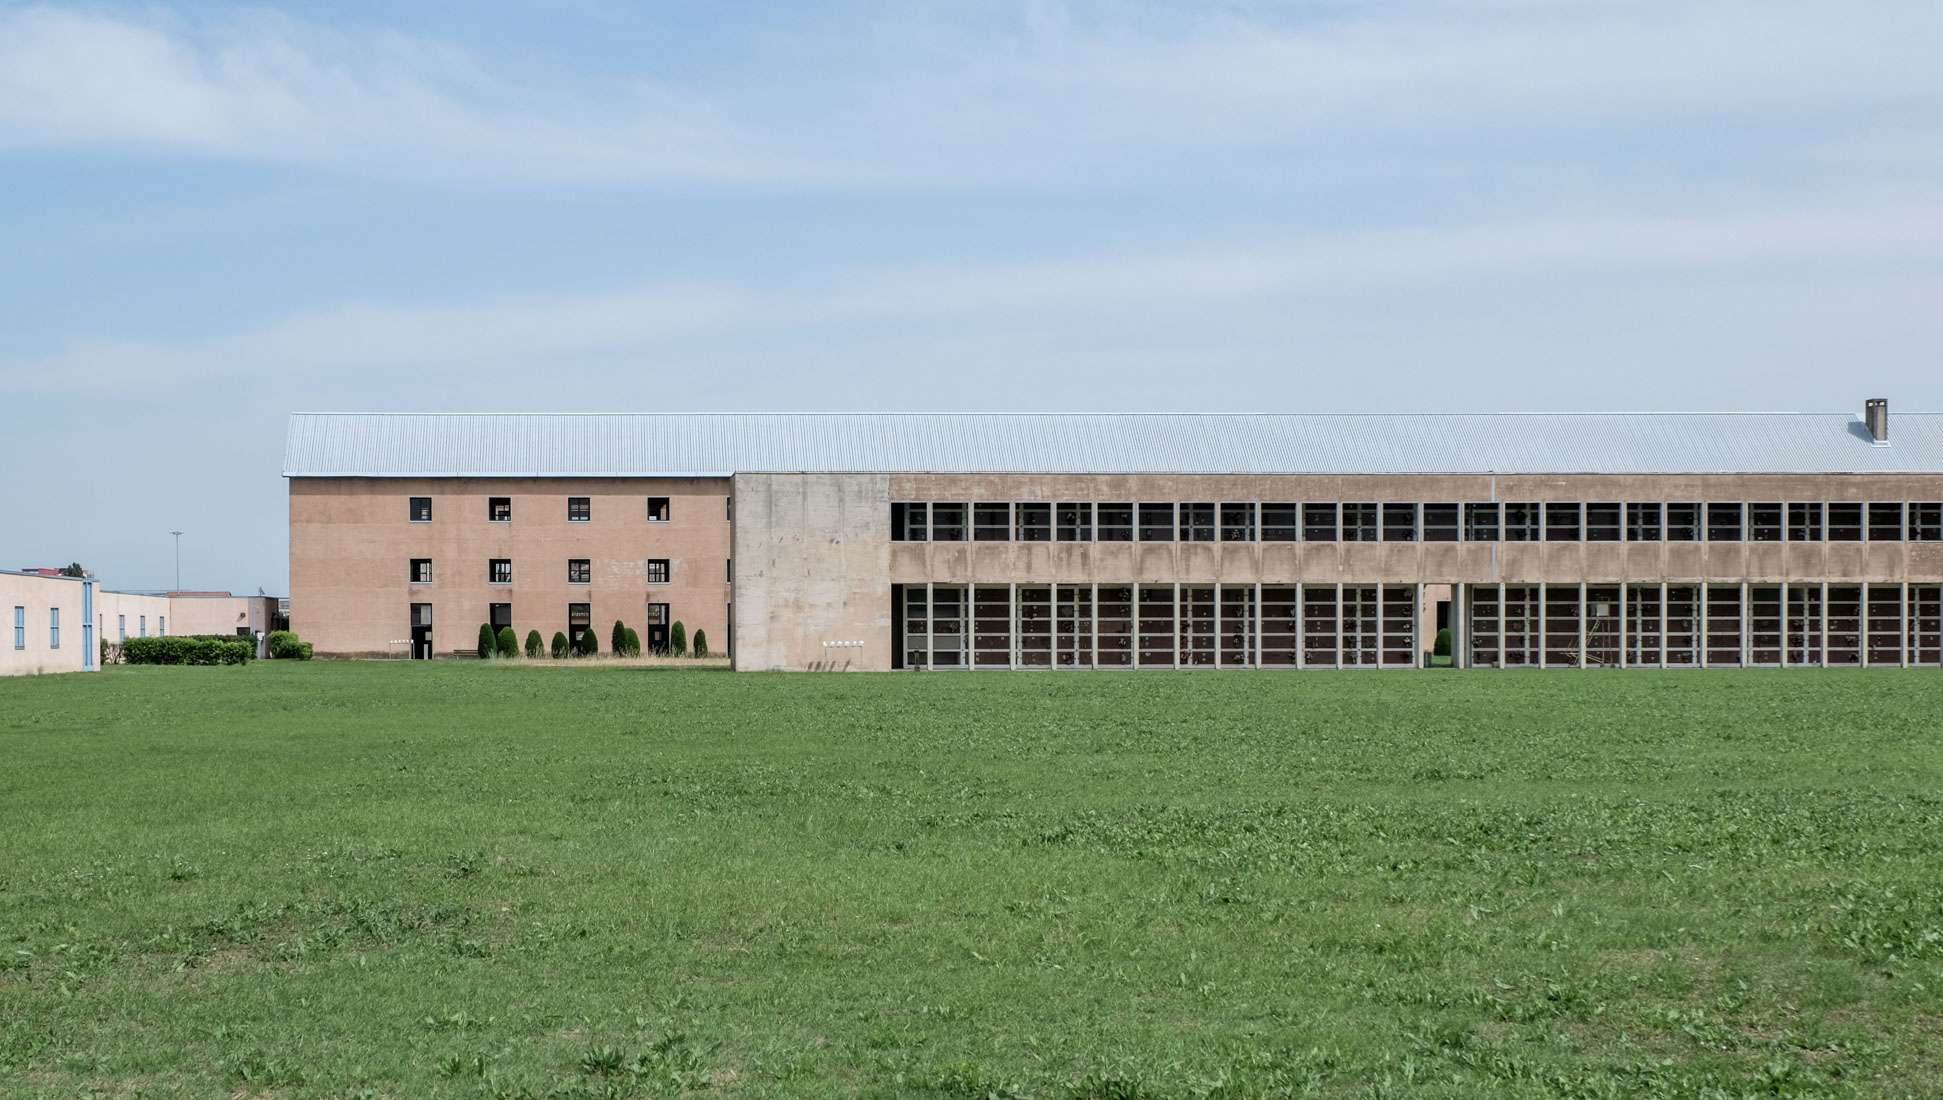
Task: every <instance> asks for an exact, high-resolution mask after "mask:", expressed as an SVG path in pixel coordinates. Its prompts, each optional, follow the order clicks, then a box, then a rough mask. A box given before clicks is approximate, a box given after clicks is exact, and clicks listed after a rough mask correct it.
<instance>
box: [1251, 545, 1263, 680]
mask: <svg viewBox="0 0 1943 1100" xmlns="http://www.w3.org/2000/svg"><path fill="white" fill-rule="evenodd" d="M1261 531H1262V529H1261V516H1260V515H1257V516H1256V517H1255V534H1256V535H1260V534H1261ZM1256 552H1257V554H1259V553H1260V550H1259V549H1257V551H1256ZM1262 637H1263V635H1262V586H1261V584H1260V583H1259V582H1257V583H1256V585H1255V656H1254V660H1253V661H1251V662H1249V665H1250V667H1252V668H1260V667H1262Z"/></svg>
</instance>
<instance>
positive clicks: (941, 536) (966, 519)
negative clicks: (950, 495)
mask: <svg viewBox="0 0 1943 1100" xmlns="http://www.w3.org/2000/svg"><path fill="white" fill-rule="evenodd" d="M970 533H971V525H970V511H969V509H968V508H967V506H966V504H965V502H964V501H962V500H939V501H932V502H931V531H930V534H931V541H932V542H964V541H965V540H966V537H967V536H968V535H969V534H970Z"/></svg>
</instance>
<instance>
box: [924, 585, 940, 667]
mask: <svg viewBox="0 0 1943 1100" xmlns="http://www.w3.org/2000/svg"><path fill="white" fill-rule="evenodd" d="M932 587H933V585H932V584H931V582H930V581H925V582H924V671H926V672H930V671H931V670H932V669H934V668H936V667H938V644H937V637H938V617H937V614H936V612H937V610H938V607H937V601H936V600H935V599H934V598H933V593H932V591H931V589H932Z"/></svg>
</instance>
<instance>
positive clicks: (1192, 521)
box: [1181, 504, 1214, 542]
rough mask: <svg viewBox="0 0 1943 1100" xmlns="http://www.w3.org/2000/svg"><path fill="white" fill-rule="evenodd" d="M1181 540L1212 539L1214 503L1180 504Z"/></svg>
mask: <svg viewBox="0 0 1943 1100" xmlns="http://www.w3.org/2000/svg"><path fill="white" fill-rule="evenodd" d="M1181 541H1182V542H1213V541H1214V505H1212V504H1183V505H1181Z"/></svg>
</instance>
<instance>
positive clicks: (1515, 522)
mask: <svg viewBox="0 0 1943 1100" xmlns="http://www.w3.org/2000/svg"><path fill="white" fill-rule="evenodd" d="M1538 513H1539V507H1538V503H1537V502H1536V501H1529V500H1527V501H1518V502H1515V503H1511V504H1506V505H1505V506H1504V541H1506V542H1537V541H1538Z"/></svg>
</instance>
